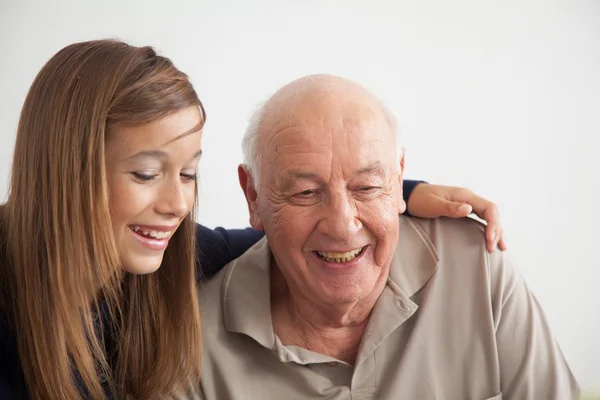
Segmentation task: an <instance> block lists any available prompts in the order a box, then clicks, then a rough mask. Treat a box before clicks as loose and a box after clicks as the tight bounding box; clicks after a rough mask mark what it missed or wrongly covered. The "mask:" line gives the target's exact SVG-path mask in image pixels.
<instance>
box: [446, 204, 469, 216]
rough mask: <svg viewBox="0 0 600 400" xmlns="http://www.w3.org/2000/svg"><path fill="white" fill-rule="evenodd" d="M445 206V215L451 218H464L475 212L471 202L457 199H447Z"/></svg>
mask: <svg viewBox="0 0 600 400" xmlns="http://www.w3.org/2000/svg"><path fill="white" fill-rule="evenodd" d="M445 208H446V210H447V212H446V213H444V214H443V215H444V216H446V217H451V218H463V217H466V216H467V215H469V214H471V212H473V207H471V206H470V205H469V204H467V203H459V202H455V201H446V205H445Z"/></svg>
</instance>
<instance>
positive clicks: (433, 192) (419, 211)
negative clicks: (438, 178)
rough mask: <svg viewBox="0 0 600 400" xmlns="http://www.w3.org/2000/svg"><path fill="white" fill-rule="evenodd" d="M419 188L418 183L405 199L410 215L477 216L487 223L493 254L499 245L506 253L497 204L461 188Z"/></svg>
mask: <svg viewBox="0 0 600 400" xmlns="http://www.w3.org/2000/svg"><path fill="white" fill-rule="evenodd" d="M417 185H418V182H417V184H416V185H415V186H414V187H413V188H412V191H411V192H410V193H409V194H410V197H409V198H408V199H405V201H406V205H407V213H408V214H409V215H413V216H415V217H421V218H438V217H450V218H463V217H466V216H467V215H469V214H471V213H475V214H476V215H477V216H478V217H479V218H481V219H483V220H485V222H486V223H487V228H486V229H485V238H486V241H487V249H488V251H489V252H493V251H494V249H496V246H498V247H499V248H500V250H506V248H507V246H506V242H505V240H504V233H503V230H502V225H501V224H500V215H499V214H498V207H497V206H496V205H495V204H494V203H492V202H491V201H489V200H486V199H484V198H483V197H481V196H478V195H476V194H475V193H473V192H472V191H470V190H468V189H464V188H460V187H453V186H442V185H418V186H417ZM405 190H406V189H405ZM405 197H407V196H405Z"/></svg>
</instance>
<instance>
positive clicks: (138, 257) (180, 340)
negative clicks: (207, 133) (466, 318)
mask: <svg viewBox="0 0 600 400" xmlns="http://www.w3.org/2000/svg"><path fill="white" fill-rule="evenodd" d="M205 120H206V116H205V113H204V108H203V106H202V103H201V102H200V100H199V99H198V96H197V94H196V92H195V91H194V89H193V87H192V85H191V83H190V81H189V80H188V78H187V76H186V75H185V74H184V73H182V72H181V71H179V70H178V69H177V68H175V67H174V65H173V64H172V62H171V61H170V60H169V59H167V58H164V57H162V56H159V55H157V54H156V53H155V52H154V50H153V49H152V48H150V47H133V46H130V45H127V44H125V43H122V42H118V41H110V40H99V41H89V42H83V43H76V44H73V45H70V46H67V47H65V48H64V49H62V50H60V51H59V52H58V53H57V54H56V55H55V56H53V57H52V58H51V59H50V60H49V61H48V63H47V64H46V65H45V66H44V67H43V68H42V70H41V71H40V72H39V74H38V76H37V77H36V79H35V81H34V82H33V84H32V86H31V88H30V91H29V93H28V95H27V98H26V100H25V103H24V105H23V109H22V113H21V117H20V121H19V127H18V132H17V138H16V144H15V151H14V161H13V166H12V178H11V184H10V192H9V197H8V201H7V202H6V204H4V205H2V206H0V398H2V399H5V398H10V399H26V398H34V399H80V398H93V399H104V398H118V399H126V398H130V399H156V398H168V397H171V396H175V395H178V394H180V393H183V392H184V391H185V390H186V388H188V387H189V386H190V384H191V383H194V382H196V383H197V382H198V381H199V377H200V363H201V357H202V354H201V341H202V338H201V330H200V311H199V309H198V302H197V284H198V282H199V280H200V279H201V278H202V277H206V276H210V275H212V274H214V273H216V272H217V271H218V270H219V269H220V268H221V267H222V266H223V265H225V264H226V263H227V262H229V261H231V260H232V259H233V258H235V257H237V256H238V255H240V254H241V253H242V252H243V251H245V250H246V249H247V248H248V247H250V246H251V245H252V244H253V243H255V242H256V241H257V240H258V239H259V238H260V237H261V236H262V232H257V231H253V230H251V229H246V230H233V231H226V230H223V229H217V230H214V231H213V230H210V229H208V228H205V227H202V226H199V225H196V224H195V223H194V221H195V219H194V207H195V206H194V204H195V201H196V189H197V188H196V167H197V164H198V162H199V158H200V154H201V151H202V149H201V138H202V126H203V124H204V122H205ZM418 183H419V182H414V181H407V182H406V183H405V191H404V193H405V197H406V198H407V199H408V197H409V196H410V193H411V192H412V189H414V188H415V186H416V185H417V184H418ZM413 196H414V197H417V196H418V198H417V200H415V198H411V201H410V202H408V204H409V211H411V212H412V213H413V214H418V215H420V216H423V217H434V216H439V215H443V214H446V215H449V216H464V215H466V214H468V213H469V212H470V211H471V208H470V206H468V207H467V209H466V210H465V206H464V204H463V206H462V210H459V209H458V208H457V207H456V206H457V204H455V203H453V202H452V200H456V201H457V202H459V204H458V205H460V204H462V203H470V204H471V205H472V206H473V209H474V210H475V211H476V212H477V213H478V214H480V216H482V217H483V218H486V219H488V221H489V222H490V225H489V227H488V228H489V229H488V230H489V238H491V236H492V234H494V233H496V236H495V238H491V243H492V246H495V244H496V243H498V240H500V239H501V230H500V227H499V224H498V221H497V214H496V211H495V206H494V205H493V204H492V203H490V202H487V201H486V200H484V199H482V198H480V197H478V196H475V195H474V194H472V193H470V192H468V191H465V190H464V189H458V188H447V187H439V186H434V185H426V184H423V185H419V186H418V187H417V190H415V191H414V194H413ZM411 204H414V205H413V207H412V208H411ZM453 207H454V208H453ZM196 242H198V245H196ZM195 253H197V254H195ZM195 259H196V262H195ZM198 261H199V262H198Z"/></svg>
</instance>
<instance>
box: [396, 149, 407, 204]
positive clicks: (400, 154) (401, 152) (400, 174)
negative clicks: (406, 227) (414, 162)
mask: <svg viewBox="0 0 600 400" xmlns="http://www.w3.org/2000/svg"><path fill="white" fill-rule="evenodd" d="M404 154H405V151H404V147H402V148H400V149H398V160H399V161H398V162H399V163H400V165H399V166H398V168H399V170H398V183H399V184H400V198H399V199H398V214H403V213H404V212H405V211H406V202H405V201H404V191H403V186H404Z"/></svg>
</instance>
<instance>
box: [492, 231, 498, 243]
mask: <svg viewBox="0 0 600 400" xmlns="http://www.w3.org/2000/svg"><path fill="white" fill-rule="evenodd" d="M495 239H496V232H492V242H495ZM496 244H497V243H496ZM496 244H495V245H494V247H496Z"/></svg>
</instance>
